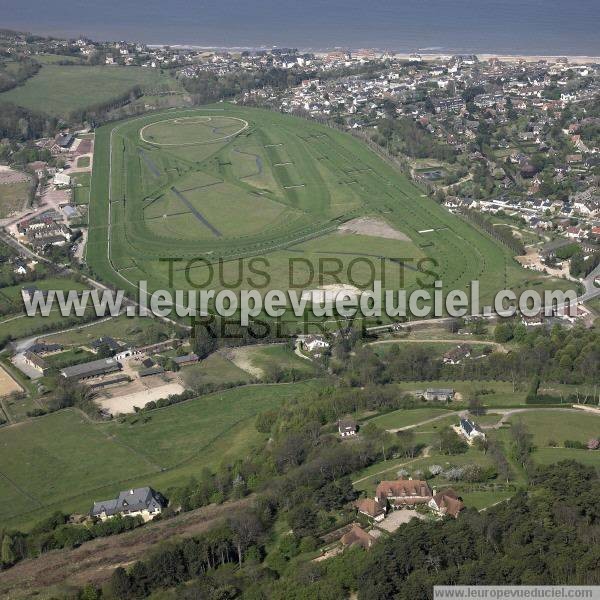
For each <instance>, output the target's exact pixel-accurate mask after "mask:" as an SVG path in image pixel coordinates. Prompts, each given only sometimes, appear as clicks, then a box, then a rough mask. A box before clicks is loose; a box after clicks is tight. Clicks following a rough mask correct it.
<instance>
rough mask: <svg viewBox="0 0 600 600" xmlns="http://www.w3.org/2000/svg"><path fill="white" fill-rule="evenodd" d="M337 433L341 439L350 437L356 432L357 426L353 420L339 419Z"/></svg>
mask: <svg viewBox="0 0 600 600" xmlns="http://www.w3.org/2000/svg"><path fill="white" fill-rule="evenodd" d="M338 432H339V434H340V436H341V437H350V436H353V435H356V433H357V432H358V425H357V424H356V421H354V420H353V419H340V420H339V421H338Z"/></svg>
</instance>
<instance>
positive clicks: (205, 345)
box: [194, 325, 217, 359]
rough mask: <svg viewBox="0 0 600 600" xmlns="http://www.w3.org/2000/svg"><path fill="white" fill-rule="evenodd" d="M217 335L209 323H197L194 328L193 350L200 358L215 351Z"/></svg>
mask: <svg viewBox="0 0 600 600" xmlns="http://www.w3.org/2000/svg"><path fill="white" fill-rule="evenodd" d="M216 347H217V336H216V335H215V333H214V331H213V330H212V328H211V327H210V326H209V325H199V326H197V327H196V328H195V337H194V351H195V352H196V354H197V355H198V356H199V357H200V358H201V359H202V358H206V357H207V356H208V355H209V354H211V353H212V352H214V351H215V349H216Z"/></svg>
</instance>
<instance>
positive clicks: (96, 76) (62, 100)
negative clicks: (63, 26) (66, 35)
mask: <svg viewBox="0 0 600 600" xmlns="http://www.w3.org/2000/svg"><path fill="white" fill-rule="evenodd" d="M136 85H139V86H141V87H142V88H143V89H150V90H151V89H155V88H157V87H161V86H167V87H169V88H173V87H176V86H177V83H176V82H175V80H174V79H171V78H170V77H169V76H168V75H161V73H160V72H158V71H157V70H156V69H144V68H141V67H118V66H80V65H66V66H64V65H56V64H51V63H48V64H45V65H44V66H43V67H42V68H41V69H40V71H39V72H38V73H37V74H36V75H34V76H33V77H31V78H30V79H28V80H27V81H26V82H25V83H24V84H23V85H21V86H18V87H16V88H13V89H12V90H9V91H7V92H3V93H2V94H0V103H2V102H12V103H14V104H17V105H19V106H23V107H25V108H28V109H30V110H33V111H36V112H41V113H46V114H49V115H52V116H57V117H60V116H63V117H64V116H67V115H69V114H70V113H71V112H73V111H75V110H81V109H85V108H86V107H88V106H93V105H95V104H99V103H101V102H105V101H107V100H110V99H112V98H115V97H117V96H119V95H121V94H124V93H126V92H127V91H128V90H130V89H131V88H133V87H134V86H136ZM65 90H67V92H68V93H65Z"/></svg>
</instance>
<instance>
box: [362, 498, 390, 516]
mask: <svg viewBox="0 0 600 600" xmlns="http://www.w3.org/2000/svg"><path fill="white" fill-rule="evenodd" d="M354 505H355V506H356V510H357V511H358V512H359V513H360V514H361V515H366V516H367V517H369V518H370V519H373V520H374V521H382V520H383V519H384V518H385V511H386V505H385V504H380V503H379V500H378V499H377V498H361V499H360V500H357V501H356V502H355V504H354Z"/></svg>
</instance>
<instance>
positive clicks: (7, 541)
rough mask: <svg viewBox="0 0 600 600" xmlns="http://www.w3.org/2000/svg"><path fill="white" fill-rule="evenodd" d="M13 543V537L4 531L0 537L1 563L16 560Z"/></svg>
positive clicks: (9, 563)
mask: <svg viewBox="0 0 600 600" xmlns="http://www.w3.org/2000/svg"><path fill="white" fill-rule="evenodd" d="M13 544H14V540H13V538H12V537H11V536H10V535H9V534H7V533H5V534H4V537H3V538H2V550H1V551H0V558H2V563H3V564H5V565H12V564H13V563H14V562H15V561H16V560H17V557H16V554H15V552H14V548H13Z"/></svg>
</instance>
